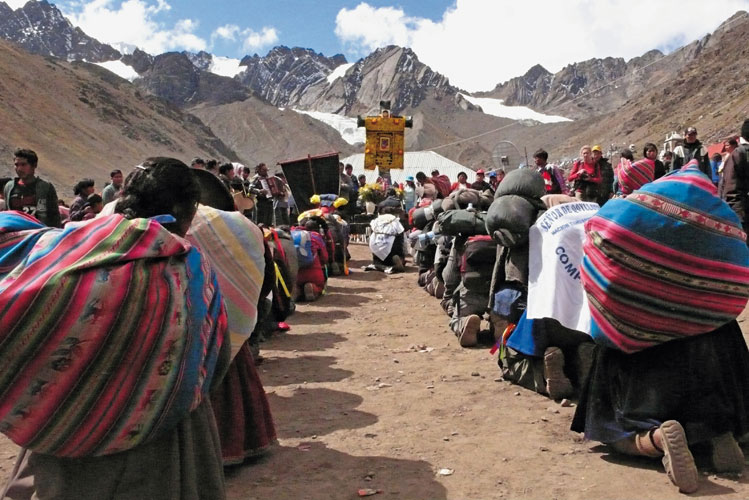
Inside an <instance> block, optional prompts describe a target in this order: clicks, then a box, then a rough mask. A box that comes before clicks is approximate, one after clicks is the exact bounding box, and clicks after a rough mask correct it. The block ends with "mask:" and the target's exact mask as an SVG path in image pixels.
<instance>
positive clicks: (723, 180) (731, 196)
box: [718, 120, 749, 231]
mask: <svg viewBox="0 0 749 500" xmlns="http://www.w3.org/2000/svg"><path fill="white" fill-rule="evenodd" d="M748 123H749V120H747V121H745V122H744V126H742V127H741V133H742V137H741V146H740V147H739V144H738V142H737V141H736V139H733V138H731V139H727V140H726V141H725V142H724V143H723V147H724V148H725V151H726V155H725V157H724V158H723V168H722V169H721V173H720V180H719V181H718V196H720V198H721V199H722V200H725V202H726V203H728V205H729V206H730V207H731V209H732V210H733V211H734V212H735V213H736V215H738V216H739V219H741V223H742V224H743V225H744V230H745V231H746V230H747V229H748V228H747V217H746V210H747V197H748V194H747V193H748V192H749V157H748V156H747V154H748V153H747V145H748V144H749V142H747V141H749V124H748ZM744 134H746V135H747V136H748V137H746V138H745V137H743V135H744Z"/></svg>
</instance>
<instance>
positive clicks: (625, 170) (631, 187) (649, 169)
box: [616, 158, 655, 195]
mask: <svg viewBox="0 0 749 500" xmlns="http://www.w3.org/2000/svg"><path fill="white" fill-rule="evenodd" d="M616 177H617V179H618V181H619V189H620V190H621V192H622V194H625V195H627V194H630V193H632V191H635V190H637V189H640V188H641V187H642V186H644V185H645V184H647V183H648V182H653V178H654V177H655V162H654V161H653V160H650V159H648V158H643V159H642V160H640V161H636V162H634V163H632V162H631V161H629V160H628V159H626V158H622V159H621V160H620V161H619V165H618V166H617V168H616Z"/></svg>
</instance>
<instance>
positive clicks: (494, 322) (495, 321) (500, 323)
mask: <svg viewBox="0 0 749 500" xmlns="http://www.w3.org/2000/svg"><path fill="white" fill-rule="evenodd" d="M489 324H490V325H491V330H492V333H494V341H495V342H501V341H502V340H503V339H502V334H503V333H504V332H505V329H507V327H508V326H509V324H510V321H509V320H508V319H507V318H505V317H504V316H500V315H498V314H494V313H489Z"/></svg>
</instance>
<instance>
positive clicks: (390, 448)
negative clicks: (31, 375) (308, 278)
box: [0, 245, 749, 500]
mask: <svg viewBox="0 0 749 500" xmlns="http://www.w3.org/2000/svg"><path fill="white" fill-rule="evenodd" d="M352 254H353V258H354V259H355V260H354V261H352V263H351V265H352V269H353V272H352V274H351V275H350V276H348V277H345V278H332V279H331V280H330V282H329V293H328V295H327V296H325V297H323V298H322V299H321V300H319V301H318V302H315V303H313V304H300V305H299V306H298V308H297V312H296V313H295V314H294V315H293V316H292V317H291V318H290V320H289V323H290V324H291V325H292V330H291V332H289V333H287V334H281V335H276V336H274V337H273V338H272V339H270V340H269V341H268V342H266V343H264V344H263V345H262V353H263V355H264V356H265V362H264V363H263V364H262V365H261V366H260V374H261V376H262V379H263V383H264V384H265V389H266V391H267V393H268V397H269V399H270V403H271V407H272V410H273V416H274V418H275V422H276V427H277V431H278V437H279V445H278V446H277V447H276V448H274V449H273V450H272V451H271V452H270V453H269V454H267V455H266V456H265V457H263V458H260V459H257V460H255V461H254V462H251V463H247V464H245V465H243V466H239V467H234V468H232V469H229V470H227V475H226V477H227V487H228V496H229V498H232V499H257V500H260V499H295V500H296V499H320V500H327V499H354V498H358V495H357V491H358V490H360V489H372V490H375V491H378V493H377V494H376V495H374V496H372V497H371V498H373V499H378V498H383V499H385V498H393V499H396V498H397V499H408V500H411V499H424V500H427V499H429V500H438V499H515V498H528V499H536V498H538V499H552V498H553V499H573V498H591V499H620V498H621V499H624V498H627V499H632V498H637V499H668V498H679V497H683V495H680V494H679V493H678V491H677V490H676V488H675V487H674V486H673V485H672V484H671V482H670V481H669V480H668V478H667V477H666V474H665V473H664V472H663V471H662V467H661V465H660V462H657V461H655V462H654V461H651V460H647V459H637V458H626V457H621V456H617V455H613V454H610V453H609V452H608V451H607V450H606V449H605V448H604V447H602V446H599V445H597V444H596V443H591V442H585V441H582V439H581V437H580V436H579V435H577V434H575V433H572V432H571V431H569V426H570V422H571V420H572V415H573V413H574V410H575V408H574V407H562V406H561V405H560V404H558V403H555V402H554V401H551V400H549V399H547V398H545V397H543V396H540V395H538V394H535V393H533V392H530V391H527V390H525V389H522V388H519V387H517V386H513V385H511V384H509V383H506V382H504V381H501V379H500V372H499V369H498V367H497V359H496V356H492V355H491V354H489V351H488V350H486V349H461V348H460V347H459V346H458V343H457V340H456V338H455V337H454V335H453V334H452V332H450V330H449V329H448V327H447V322H448V319H447V316H445V314H444V313H443V312H442V310H441V309H440V307H439V305H438V303H437V301H436V300H435V299H433V298H431V297H429V296H428V295H427V294H426V293H425V292H423V291H422V290H421V289H420V288H419V287H418V286H417V285H416V274H415V269H413V268H410V269H409V272H408V273H406V274H401V275H394V276H387V275H384V274H382V273H377V272H369V273H365V272H363V271H360V270H359V269H360V268H361V266H362V265H364V264H366V263H367V262H366V259H367V258H368V257H369V255H370V254H369V252H368V248H367V247H366V246H363V245H353V246H352ZM746 315H747V313H746V311H745V313H744V315H742V318H741V319H742V321H743V319H744V318H745V317H746ZM742 326H743V323H742ZM745 332H746V329H745ZM0 440H1V441H0V475H2V477H3V478H5V477H7V475H8V474H9V473H10V469H11V468H12V466H13V461H14V457H15V454H16V448H15V446H14V445H13V444H12V443H10V442H9V441H8V440H7V439H5V438H4V437H3V438H0ZM442 469H447V470H442ZM441 470H442V472H443V473H449V475H441V474H440V471H441ZM450 472H451V473H450ZM748 478H749V475H746V474H745V475H744V476H743V477H735V476H734V477H730V476H723V475H721V476H716V475H714V474H708V473H703V475H702V476H701V480H700V489H699V491H698V492H697V493H696V494H694V495H693V496H700V497H708V498H721V499H726V500H729V499H747V498H749V479H748Z"/></svg>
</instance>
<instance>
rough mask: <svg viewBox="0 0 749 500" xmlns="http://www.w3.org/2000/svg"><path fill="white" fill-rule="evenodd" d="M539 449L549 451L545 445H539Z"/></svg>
mask: <svg viewBox="0 0 749 500" xmlns="http://www.w3.org/2000/svg"><path fill="white" fill-rule="evenodd" d="M539 450H540V451H549V449H548V448H547V447H546V446H541V447H540V448H539Z"/></svg>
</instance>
